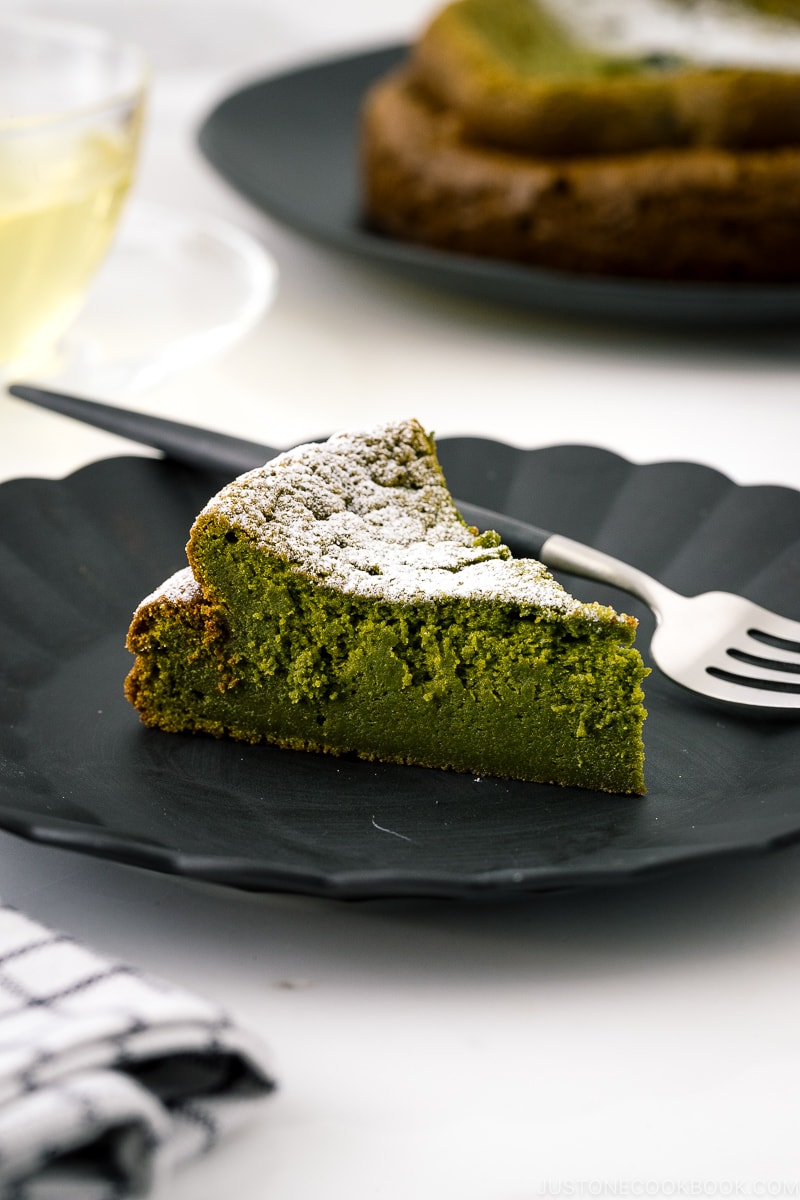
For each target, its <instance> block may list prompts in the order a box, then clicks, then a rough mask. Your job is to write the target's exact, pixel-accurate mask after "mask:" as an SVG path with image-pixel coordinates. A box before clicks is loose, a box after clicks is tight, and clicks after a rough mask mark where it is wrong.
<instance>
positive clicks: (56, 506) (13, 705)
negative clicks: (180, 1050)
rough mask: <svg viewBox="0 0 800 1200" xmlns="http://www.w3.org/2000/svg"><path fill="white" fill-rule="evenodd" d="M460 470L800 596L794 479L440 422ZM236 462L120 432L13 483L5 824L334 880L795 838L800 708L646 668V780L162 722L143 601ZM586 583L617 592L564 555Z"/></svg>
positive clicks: (735, 578) (468, 876) (565, 521)
mask: <svg viewBox="0 0 800 1200" xmlns="http://www.w3.org/2000/svg"><path fill="white" fill-rule="evenodd" d="M440 451H441V457H442V461H443V463H444V466H445V469H446V472H447V475H448V479H449V481H450V484H451V487H452V488H453V491H454V493H455V494H456V495H461V496H463V497H464V499H470V500H473V501H475V502H477V503H480V504H484V505H486V506H489V507H492V508H494V509H496V510H497V509H499V510H505V511H507V512H509V513H511V514H513V515H515V516H518V517H521V518H524V519H528V520H533V519H535V520H536V521H538V522H540V523H542V524H543V525H545V526H547V527H549V528H557V529H560V530H561V531H562V532H564V533H566V534H568V535H571V536H572V537H577V538H579V539H581V540H583V541H588V542H592V543H594V544H596V545H598V546H600V547H601V548H603V549H605V550H608V551H610V552H611V553H615V554H618V555H624V556H626V557H628V558H630V559H631V560H632V561H634V562H636V563H637V564H638V565H640V566H642V567H643V568H645V569H646V570H650V571H652V572H654V573H656V574H658V575H659V576H660V577H661V578H662V579H663V580H664V581H665V582H666V583H668V584H671V585H673V586H676V587H678V588H680V589H683V590H685V591H695V590H705V589H706V588H713V587H720V588H725V589H733V590H738V591H742V592H744V593H746V594H747V595H749V596H751V597H752V598H753V599H754V600H757V601H759V602H761V603H763V604H767V605H769V606H770V607H773V608H777V609H778V610H781V611H783V612H784V613H785V614H786V615H787V616H791V617H796V618H800V586H798V585H800V542H798V531H799V530H800V492H796V491H793V490H791V489H788V488H780V487H749V488H745V487H739V486H737V485H735V484H733V483H732V482H731V481H730V480H728V479H726V478H725V477H724V476H722V475H720V474H718V473H716V472H715V471H712V470H709V469H708V468H705V467H702V466H696V465H691V464H686V463H665V464H657V465H649V466H634V465H632V464H630V463H628V462H626V461H625V460H624V459H621V458H619V457H617V456H615V455H613V454H610V453H608V452H606V451H603V450H599V449H593V448H590V447H576V446H561V447H550V448H547V449H540V450H529V451H524V450H518V449H514V448H512V447H510V446H507V445H504V444H502V443H498V442H489V441H485V440H482V439H478V438H452V439H447V438H445V439H442V441H441V442H440ZM222 482H223V480H221V479H219V478H215V477H214V476H211V475H208V474H203V473H201V472H197V471H192V470H189V469H187V468H182V467H179V466H176V465H174V464H171V463H166V462H162V461H159V460H152V459H143V458H118V459H110V460H106V461H103V462H99V463H96V464H93V465H92V466H90V467H87V468H85V469H83V470H81V471H78V472H77V473H76V474H74V475H71V476H69V477H68V478H67V479H64V480H43V479H21V480H13V481H11V482H8V483H4V484H2V486H0V827H2V828H5V829H7V830H10V831H13V832H16V833H19V834H22V835H24V836H26V837H29V838H32V839H34V840H36V841H40V842H46V843H49V844H52V845H59V846H67V847H71V848H73V849H77V850H82V851H86V852H89V853H92V854H97V855H101V856H105V857H108V858H112V859H117V860H123V861H127V862H132V863H137V864H140V865H141V866H144V867H152V868H155V869H157V870H163V871H170V872H175V873H178V874H183V875H188V876H192V877H195V878H200V879H208V880H216V881H219V882H222V883H227V884H231V885H235V886H239V887H244V888H252V889H259V890H281V889H284V890H291V891H298V892H307V893H314V894H319V895H333V896H339V897H370V896H384V895H395V896H397V895H407V896H408V895H430V896H433V895H443V896H461V897H466V896H471V895H483V894H496V895H500V894H510V893H515V892H524V891H536V890H541V889H551V888H568V887H575V886H578V885H587V884H597V883H604V882H612V881H619V880H622V879H630V878H634V877H637V876H640V875H641V874H643V873H647V872H655V871H659V870H665V869H667V868H671V867H674V866H676V865H678V864H684V863H687V862H691V861H692V860H708V859H712V858H714V857H716V856H719V855H725V854H731V853H737V852H739V853H742V852H752V851H761V850H766V849H767V848H771V847H775V846H778V845H781V844H783V843H786V842H790V841H794V840H797V839H798V838H800V779H799V778H798V769H797V764H798V762H800V721H786V720H784V721H780V720H753V719H752V718H745V717H739V716H736V715H735V714H732V713H729V712H723V711H721V710H718V709H716V708H713V707H710V706H708V707H707V706H706V705H704V704H703V703H701V702H699V701H696V700H695V699H693V698H692V697H691V696H689V695H688V694H685V693H683V692H682V691H680V690H679V689H678V688H676V687H674V686H673V685H672V684H670V683H669V682H668V681H666V680H664V679H663V678H662V677H660V676H658V675H655V674H654V675H653V676H651V677H650V679H649V680H648V682H647V696H648V708H649V710H650V716H649V719H648V721H647V725H646V745H647V778H648V784H649V789H650V790H649V793H648V795H647V796H646V797H644V798H636V799H634V798H630V797H618V796H609V795H600V794H595V793H593V792H585V791H584V792H582V791H579V790H573V789H561V788H557V787H548V786H540V785H534V784H525V783H513V782H508V781H503V780H497V779H485V778H484V779H480V780H476V779H474V778H472V777H471V776H467V775H458V774H455V773H450V772H443V771H433V770H426V769H423V768H413V767H397V766H388V765H386V766H383V765H374V764H368V763H363V762H359V761H357V760H353V759H350V758H342V759H335V758H332V757H329V756H326V755H315V754H301V753H292V752H290V751H284V750H278V749H274V748H271V747H264V746H255V747H247V746H242V745H239V744H238V743H234V742H224V741H223V742H219V741H215V740H214V739H213V738H206V737H192V736H182V735H176V734H166V733H161V732H159V731H154V730H147V729H145V728H144V727H143V726H142V725H140V723H139V721H138V718H137V716H136V714H135V712H134V711H133V709H131V708H130V707H129V706H128V705H127V703H126V702H125V700H124V699H123V697H122V680H123V677H124V675H125V673H126V672H127V670H128V667H129V665H130V656H129V655H128V654H127V653H126V651H125V649H124V645H123V643H124V638H125V633H126V630H127V625H128V621H129V619H130V614H131V611H132V609H133V608H134V606H135V605H136V604H137V603H138V601H139V600H140V599H141V598H142V596H144V595H145V594H146V593H147V592H149V591H150V590H151V589H152V588H153V587H154V586H155V585H157V584H158V583H160V582H161V581H162V580H163V579H164V578H165V577H166V576H167V575H169V574H170V573H171V572H172V571H173V570H175V569H177V568H178V567H180V566H182V565H184V562H185V558H184V553H183V546H184V543H185V541H186V536H187V533H188V530H189V526H190V524H191V521H192V519H193V517H194V515H195V514H196V512H197V511H198V510H199V509H200V507H201V506H202V504H203V503H204V502H205V500H206V499H207V497H208V496H209V494H211V493H212V492H213V491H215V490H216V489H217V487H218V486H220V485H221V483H222ZM567 582H568V583H569V584H570V585H571V586H572V587H573V588H574V590H575V591H576V593H577V594H578V595H583V596H586V597H589V596H597V597H598V598H600V599H604V598H605V599H614V600H616V601H617V602H620V603H621V604H622V605H624V606H625V607H627V608H628V609H629V610H630V609H633V610H634V611H637V613H638V614H639V615H641V616H642V618H643V630H642V637H641V643H642V646H643V647H646V646H647V644H648V641H649V631H650V629H651V628H652V622H651V619H650V617H649V615H648V614H647V613H642V612H640V610H638V609H637V606H636V605H635V604H632V603H629V602H628V601H627V600H626V599H625V598H623V597H622V596H621V595H620V594H618V593H617V594H615V593H613V592H612V591H611V590H604V589H602V588H599V587H596V586H594V585H587V584H586V583H585V582H581V583H578V582H576V581H570V580H567Z"/></svg>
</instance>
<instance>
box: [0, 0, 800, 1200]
mask: <svg viewBox="0 0 800 1200" xmlns="http://www.w3.org/2000/svg"><path fill="white" fill-rule="evenodd" d="M18 6H19V7H24V8H26V9H29V10H33V11H38V12H52V11H58V12H61V13H67V14H70V15H75V16H79V17H87V16H88V17H90V18H92V19H100V18H102V19H104V20H106V21H107V23H109V24H116V26H117V27H119V28H122V29H126V30H128V31H130V32H133V33H134V35H135V36H138V37H140V38H141V40H143V41H144V42H145V43H146V44H147V45H148V46H149V48H150V50H151V53H152V56H153V59H154V61H155V64H156V76H155V86H154V94H153V100H152V105H151V114H150V121H149V126H148V131H147V136H146V142H145V148H144V155H143V163H142V169H141V172H140V176H139V180H138V183H137V193H138V194H139V195H140V196H142V197H144V198H150V199H154V200H158V201H162V202H167V203H169V204H172V205H178V206H181V205H183V206H186V207H189V208H192V209H194V210H201V211H204V212H209V213H215V214H218V215H220V216H224V217H227V218H229V219H232V220H233V221H235V222H237V223H239V224H240V225H241V226H243V227H245V228H247V229H249V230H250V231H251V232H253V233H255V234H256V236H257V237H258V238H259V239H261V240H262V241H263V243H264V244H265V246H266V247H267V248H268V249H269V250H270V252H271V253H272V254H273V255H274V257H275V259H276V260H277V262H278V265H279V268H280V272H281V284H280V290H279V295H278V298H277V301H276V303H275V305H274V307H273V308H272V310H271V311H270V312H269V314H267V315H266V316H265V318H264V320H263V321H262V322H261V323H260V325H259V326H258V327H257V328H256V329H255V330H254V331H253V332H252V333H251V334H249V335H248V336H247V337H246V338H245V339H244V340H243V341H242V342H240V343H239V344H238V345H237V346H236V347H235V348H234V349H233V350H231V351H229V352H228V353H226V354H225V355H224V356H223V357H222V358H219V359H218V360H216V361H215V362H213V363H211V364H206V365H204V366H203V367H202V368H199V369H197V370H195V371H191V372H187V373H185V374H183V375H181V376H179V377H176V378H174V379H173V380H172V381H171V382H169V383H168V384H164V385H163V386H162V387H160V388H157V389H154V390H153V391H151V392H148V393H146V394H144V395H142V396H141V397H140V398H139V399H138V401H137V403H139V404H140V405H141V406H142V407H143V408H146V409H147V410H149V411H153V412H156V413H159V414H161V415H165V416H172V417H177V418H179V419H186V420H192V421H197V422H199V423H205V424H209V425H215V426H217V427H220V428H225V429H227V430H228V431H230V432H233V433H238V434H240V435H243V436H247V437H251V438H256V437H258V438H261V439H263V440H265V441H267V442H270V443H271V444H273V445H285V444H290V443H292V442H295V441H297V440H300V439H302V438H304V437H307V436H308V437H313V436H316V435H318V434H320V433H323V432H325V431H329V430H331V429H333V428H338V427H344V426H347V425H353V426H355V425H366V424H370V423H372V422H374V421H376V420H382V419H388V418H391V417H394V416H405V415H412V414H413V415H416V416H418V417H419V418H420V419H421V420H422V421H423V423H424V424H425V425H426V426H428V427H429V428H432V429H434V430H435V431H436V432H437V433H439V434H451V433H468V434H482V435H488V436H492V437H496V438H500V439H504V440H506V441H509V442H512V443H514V444H516V445H520V446H535V445H546V444H550V443H561V442H587V443H592V444H598V445H604V446H607V447H609V448H610V449H612V450H615V451H617V452H619V453H621V454H623V455H626V456H628V457H630V458H632V459H634V460H636V461H642V462H646V461H655V460H660V459H665V458H678V459H695V460H699V461H703V462H706V463H709V464H711V465H713V466H715V467H718V468H720V469H721V470H723V471H725V472H726V473H728V474H729V475H731V476H732V477H733V478H734V479H735V480H737V481H738V482H741V483H751V482H777V483H783V484H788V485H791V486H794V487H800V455H799V454H798V446H800V401H799V400H798V385H799V384H800V339H798V338H797V337H789V336H786V335H780V336H778V335H774V336H773V335H770V334H767V333H762V334H750V335H747V334H745V335H742V334H741V333H736V334H732V335H731V336H730V337H724V336H720V337H717V338H716V339H711V338H708V337H702V336H697V337H690V336H677V335H667V334H656V333H650V334H648V333H643V332H641V331H639V332H635V331H625V330H617V331H614V332H612V331H609V330H605V329H601V328H599V327H598V328H597V329H593V328H592V327H591V326H588V325H582V326H580V325H574V324H570V323H568V322H566V321H559V320H557V319H549V318H546V317H538V316H534V315H531V314H527V313H512V312H509V311H503V310H501V309H496V308H491V307H488V306H482V305H480V304H478V303H473V302H468V301H466V300H464V301H462V300H458V299H456V298H454V297H448V296H444V295H439V294H435V293H433V292H428V291H425V290H423V289H421V288H416V287H414V286H412V285H411V284H407V283H402V282H399V281H398V280H395V279H393V278H391V277H389V276H385V275H381V274H380V273H378V272H375V271H373V270H371V269H368V268H367V267H364V266H361V265H358V264H356V263H354V262H351V261H346V260H344V259H343V258H341V257H339V256H337V255H335V254H333V253H331V252H328V251H324V250H322V249H320V248H319V247H317V246H314V245H311V244H308V243H307V242H305V241H304V240H303V239H302V238H300V237H298V236H295V235H293V234H292V233H290V232H288V231H286V230H285V229H282V228H281V227H279V226H278V225H276V224H275V223H273V222H272V221H270V220H268V219H267V218H266V217H264V216H262V215H261V214H259V213H258V212H256V211H255V210H254V209H252V208H250V207H249V205H247V204H246V203H245V202H244V201H242V200H240V199H239V198H238V197H237V196H236V195H235V194H234V193H233V192H232V191H231V190H230V189H229V188H228V187H227V185H226V184H224V183H223V182H222V181H220V180H219V179H218V178H217V177H216V176H215V174H214V173H213V171H212V170H211V169H210V168H209V167H208V166H207V165H206V164H205V163H204V161H203V160H202V159H201V157H200V155H199V153H198V151H197V150H196V149H195V146H194V143H193V133H194V130H195V129H196V127H197V124H198V122H199V121H200V119H201V118H202V116H203V115H204V114H205V112H206V111H207V110H208V109H209V108H210V106H211V105H212V104H213V102H214V101H215V100H216V99H217V98H219V97H220V96H222V95H223V94H224V93H225V91H226V90H228V89H230V88H231V87H233V86H235V85H236V84H238V83H240V82H241V81H243V80H245V79H249V78H252V77H255V76H258V75H260V74H264V73H266V72H267V71H269V70H273V69H278V68H279V67H283V66H286V65H289V64H292V63H297V62H301V61H303V60H304V59H306V58H309V57H314V56H321V55H326V54H329V53H332V52H334V51H339V50H346V49H350V48H352V47H365V46H370V45H377V44H380V43H381V42H384V41H390V40H395V39H397V38H398V37H405V36H410V35H411V34H412V33H413V31H414V30H415V29H416V27H417V25H418V24H419V22H420V21H421V19H422V17H423V15H424V14H425V13H426V12H427V11H428V9H429V7H430V6H429V5H428V4H426V3H424V2H423V0H392V2H389V0H384V3H381V4H374V3H372V4H371V3H369V2H368V0H342V2H341V3H339V4H337V5H327V4H324V3H322V0H307V3H306V4H304V5H303V4H289V3H288V2H287V0H250V2H249V3H248V2H247V0H225V2H224V3H223V0H191V2H189V0H186V2H184V0H137V3H136V4H132V3H125V0H95V3H91V2H88V0H87V2H81V0H61V2H60V3H58V2H56V0H50V2H49V3H48V2H46V0H42V2H41V3H37V2H36V0H29V2H27V3H24V4H20V3H19V2H18ZM9 7H10V5H9ZM121 451H125V452H129V451H130V447H129V446H128V444H127V443H122V442H120V441H119V440H118V439H115V438H112V437H110V436H106V435H104V434H100V433H97V432H93V431H90V430H87V429H83V428H81V427H79V426H77V425H73V424H71V423H70V422H67V421H66V420H63V419H61V418H57V417H54V416H50V415H47V414H44V413H41V412H37V411H34V410H31V409H28V408H26V407H25V406H24V405H22V404H20V403H18V402H15V401H12V400H10V399H8V398H5V397H3V398H2V399H0V477H3V478H6V477H11V476H14V475H18V474H37V475H54V476H57V475H61V474H63V473H66V472H68V471H70V470H72V469H74V468H75V467H76V466H78V465H80V464H82V463H84V462H87V461H90V460H92V459H94V458H97V457H101V456H105V455H111V454H116V453H119V452H121ZM798 867H800V849H789V850H785V851H783V852H781V853H780V854H776V855H773V856H770V857H768V858H765V859H757V860H752V861H742V862H733V861H732V862H725V863H722V862H721V863H719V864H718V865H716V866H713V867H710V868H709V867H705V868H703V869H697V870H694V871H686V872H683V873H678V874H675V875H673V876H670V877H669V878H666V879H663V880H660V881H651V882H649V883H647V884H639V885H635V886H633V885H631V886H624V887H619V888H612V889H610V890H607V891H599V892H591V893H587V894H575V895H569V896H562V897H558V896H549V897H548V896H541V897H537V898H533V899H531V900H528V901H520V902H516V903H513V904H499V905H490V904H486V905H482V904H477V903H474V904H461V903H444V902H435V901H430V902H426V901H403V902H388V901H385V902H368V903H359V904H353V905H348V904H342V903H335V902H327V901H322V900H315V899H310V898H303V897H285V896H270V895H265V896H252V895H246V894H239V893H237V892H235V891H232V890H231V891H229V890H224V889H221V888H219V889H215V888H212V887H207V886H203V885H199V884H193V883H191V882H187V881H183V880H179V879H175V878H171V877H167V876H161V875H157V874H151V873H149V872H145V871H141V870H137V869H133V868H129V867H125V866H121V865H116V864H113V863H106V862H99V861H95V860H92V859H90V858H87V857H82V856H80V855H77V854H71V853H67V852H60V851H55V850H51V849H46V848H43V847H40V846H35V845H29V844H27V843H26V842H24V841H21V840H19V839H16V838H14V837H11V836H8V835H3V836H2V837H0V880H1V881H2V882H1V883H0V892H1V893H2V895H3V896H4V898H5V899H6V900H10V901H13V902H14V903H15V904H17V905H18V906H19V907H20V908H22V909H24V910H25V911H27V912H29V913H30V914H31V915H32V916H34V917H36V918H38V919H41V920H43V921H45V922H48V923H51V924H54V925H57V926H58V927H60V928H64V929H67V930H68V931H69V932H71V933H73V934H75V935H76V936H79V937H83V938H85V939H87V940H88V941H90V942H91V943H92V944H93V945H94V946H96V947H97V948H98V949H99V950H105V951H107V952H109V953H112V954H119V955H122V956H124V957H126V958H128V959H130V960H132V961H134V962H137V963H139V964H140V965H142V966H143V967H146V968H148V969H150V970H152V971H155V972H158V973H160V974H163V975H165V976H167V977H169V978H171V979H173V980H175V981H176V982H182V983H184V984H186V985H187V986H189V987H191V988H194V989H196V990H199V991H203V992H206V993H208V994H210V995H212V996H214V997H216V998H218V999H219V1000H220V1001H222V1002H223V1003H224V1004H226V1005H227V1006H228V1007H229V1008H230V1009H231V1010H232V1012H233V1013H234V1014H235V1015H236V1017H237V1018H238V1019H239V1020H240V1021H241V1022H242V1023H245V1024H248V1025H250V1026H252V1027H253V1028H255V1029H256V1030H258V1031H260V1032H261V1033H263V1035H264V1036H265V1037H266V1038H267V1040H268V1041H269V1043H270V1044H271V1045H272V1047H273V1049H274V1061H275V1069H276V1073H277V1075H278V1077H279V1079H280V1081H281V1090H280V1092H279V1093H278V1095H277V1096H276V1097H275V1098H273V1099H272V1100H271V1101H270V1102H268V1103H267V1104H266V1105H265V1106H264V1107H263V1109H261V1110H260V1111H259V1113H258V1115H257V1116H256V1117H255V1118H254V1120H253V1121H252V1122H251V1123H250V1124H249V1125H248V1126H247V1128H246V1129H244V1130H243V1131H242V1132H241V1133H240V1134H239V1135H237V1136H236V1137H234V1138H233V1139H231V1140H230V1141H228V1142H227V1143H225V1144H224V1145H221V1146H219V1147H218V1148H217V1149H216V1150H215V1151H214V1153H213V1154H212V1156H211V1157H209V1158H207V1159H206V1160H204V1161H203V1162H202V1163H201V1164H199V1165H197V1166H193V1167H189V1168H187V1169H186V1170H185V1171H184V1172H183V1173H182V1174H181V1175H180V1177H179V1178H178V1179H177V1180H176V1181H175V1182H174V1184H173V1185H172V1186H171V1187H169V1188H168V1189H167V1190H165V1191H164V1193H163V1195H159V1197H157V1200H167V1197H169V1200H190V1198H191V1200H216V1198H218V1197H220V1196H224V1195H229V1196H236V1197H237V1200H261V1198H262V1197H270V1198H271V1200H308V1198H309V1197H320V1196H323V1195H324V1196H333V1197H348V1198H349V1200H373V1198H375V1200H377V1198H378V1197H380V1200H407V1198H408V1197H410V1196H415V1197H420V1198H422V1200H433V1198H436V1200H532V1198H533V1197H536V1196H540V1195H548V1194H551V1193H552V1194H556V1195H558V1194H561V1195H573V1196H580V1195H657V1194H660V1193H659V1190H658V1189H659V1187H660V1188H661V1192H663V1194H666V1195H686V1194H690V1195H712V1196H714V1195H741V1194H748V1191H747V1190H746V1185H752V1186H750V1191H749V1194H753V1195H758V1194H762V1195H764V1194H766V1195H786V1194H790V1195H795V1194H796V1193H797V1189H798V1188H800V1182H798V1181H799V1180H800V1151H798V1149H797V1117H798V1114H797V1084H796V1081H797V1075H798V1069H800V1032H798V1023H797V1020H796V1007H797V1005H796V994H797V993H796V989H797V988H798V986H800V871H798ZM548 1181H550V1184H549V1186H550V1192H548ZM736 1188H739V1189H740V1190H738V1191H737V1190H735V1189H736ZM742 1188H745V1190H741V1189H742ZM690 1189H694V1190H693V1191H692V1190H690ZM759 1189H760V1190H759ZM792 1189H794V1190H792Z"/></svg>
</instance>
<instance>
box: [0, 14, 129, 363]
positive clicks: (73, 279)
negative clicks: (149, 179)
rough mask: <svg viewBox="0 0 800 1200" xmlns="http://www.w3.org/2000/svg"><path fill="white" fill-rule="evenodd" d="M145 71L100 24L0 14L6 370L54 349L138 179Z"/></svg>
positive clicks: (0, 308) (1, 309) (0, 351)
mask: <svg viewBox="0 0 800 1200" xmlns="http://www.w3.org/2000/svg"><path fill="white" fill-rule="evenodd" d="M146 86H147V68H146V64H145V60H144V57H143V55H142V53H141V51H140V50H139V49H138V48H137V47H135V46H132V45H128V44H126V43H122V42H120V41H119V40H118V39H116V38H115V37H113V36H112V35H110V34H107V33H105V32H103V31H102V30H99V29H91V28H88V27H84V26H80V25H73V24H71V23H68V22H61V21H54V20H45V19H38V18H35V17H25V16H16V17H15V16H0V378H6V379H7V378H8V377H9V375H11V374H13V373H14V372H15V371H18V370H21V369H25V368H27V367H28V366H29V365H31V364H33V365H36V364H38V363H40V362H42V361H43V360H45V359H46V358H47V357H48V356H49V355H51V354H52V351H53V348H54V347H55V346H56V344H57V342H58V340H59V338H60V337H61V335H62V334H63V333H64V331H65V330H66V329H67V327H68V326H69V325H70V323H71V322H72V320H73V319H74V317H75V316H76V314H77V313H78V311H79V309H80V307H81V303H82V300H83V298H84V295H85V293H86V289H87V286H88V284H89V282H90V280H91V278H92V275H93V274H94V271H95V269H96V268H97V267H98V265H99V264H100V262H101V260H102V258H103V256H104V254H105V252H106V250H107V248H108V246H109V244H110V242H111V238H112V235H113V232H114V228H115V226H116V223H117V219H118V217H119V214H120V211H121V209H122V205H123V201H124V199H125V195H126V193H127V192H128V189H129V187H130V184H131V180H132V178H133V172H134V166H135V161H136V153H137V147H138V142H139V135H140V131H141V125H142V117H143V108H144V97H145V91H146Z"/></svg>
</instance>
